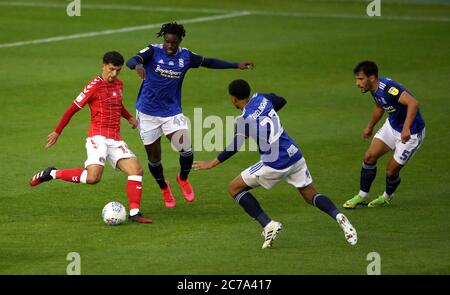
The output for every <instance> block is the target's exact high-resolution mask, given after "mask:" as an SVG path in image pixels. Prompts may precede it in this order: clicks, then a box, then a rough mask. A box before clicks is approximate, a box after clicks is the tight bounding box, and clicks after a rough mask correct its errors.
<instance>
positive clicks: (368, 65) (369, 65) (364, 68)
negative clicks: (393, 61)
mask: <svg viewBox="0 0 450 295" xmlns="http://www.w3.org/2000/svg"><path fill="white" fill-rule="evenodd" d="M359 72H363V73H364V74H365V75H366V76H372V75H375V77H378V67H377V64H376V63H374V62H373V61H369V60H365V61H362V62H360V63H359V64H357V65H356V67H355V68H354V69H353V74H355V75H356V74H358V73H359Z"/></svg>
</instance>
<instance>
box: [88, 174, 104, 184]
mask: <svg viewBox="0 0 450 295" xmlns="http://www.w3.org/2000/svg"><path fill="white" fill-rule="evenodd" d="M101 178H102V177H101V176H100V175H92V176H91V175H88V176H87V178H86V183H87V184H96V183H99V182H100V179H101Z"/></svg>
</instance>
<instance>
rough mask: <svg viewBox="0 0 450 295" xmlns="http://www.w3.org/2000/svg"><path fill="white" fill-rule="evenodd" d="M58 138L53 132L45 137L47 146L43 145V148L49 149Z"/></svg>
mask: <svg viewBox="0 0 450 295" xmlns="http://www.w3.org/2000/svg"><path fill="white" fill-rule="evenodd" d="M58 137H59V134H58V133H56V132H55V131H53V132H52V133H50V134H49V135H47V144H46V145H45V148H49V147H51V146H52V145H54V144H55V143H56V141H57V140H58Z"/></svg>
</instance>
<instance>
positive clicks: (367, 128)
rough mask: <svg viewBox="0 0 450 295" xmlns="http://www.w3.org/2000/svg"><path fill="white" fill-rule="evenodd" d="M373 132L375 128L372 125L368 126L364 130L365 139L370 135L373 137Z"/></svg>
mask: <svg viewBox="0 0 450 295" xmlns="http://www.w3.org/2000/svg"><path fill="white" fill-rule="evenodd" d="M372 132H373V128H370V127H366V128H364V130H363V133H362V136H363V138H364V139H369V138H370V137H372Z"/></svg>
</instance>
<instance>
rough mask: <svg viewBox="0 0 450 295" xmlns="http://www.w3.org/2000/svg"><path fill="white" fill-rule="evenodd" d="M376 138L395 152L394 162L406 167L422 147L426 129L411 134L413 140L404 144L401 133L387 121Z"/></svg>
mask: <svg viewBox="0 0 450 295" xmlns="http://www.w3.org/2000/svg"><path fill="white" fill-rule="evenodd" d="M374 138H378V139H379V140H381V141H383V142H384V143H385V144H386V145H387V146H389V147H390V148H391V150H393V151H394V160H395V161H396V162H397V163H399V164H400V165H403V166H404V165H406V163H407V162H408V161H409V160H410V159H411V158H412V157H413V156H414V154H415V153H416V151H417V150H418V149H419V148H420V147H421V146H422V143H423V140H424V138H425V128H423V130H422V131H420V132H418V133H415V134H411V139H410V140H408V141H407V142H406V143H402V137H401V133H400V132H398V131H397V130H395V129H394V128H392V126H391V124H390V123H389V120H388V119H386V122H384V124H383V126H382V127H381V128H380V129H379V130H378V131H377V133H376V134H375V136H374Z"/></svg>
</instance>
